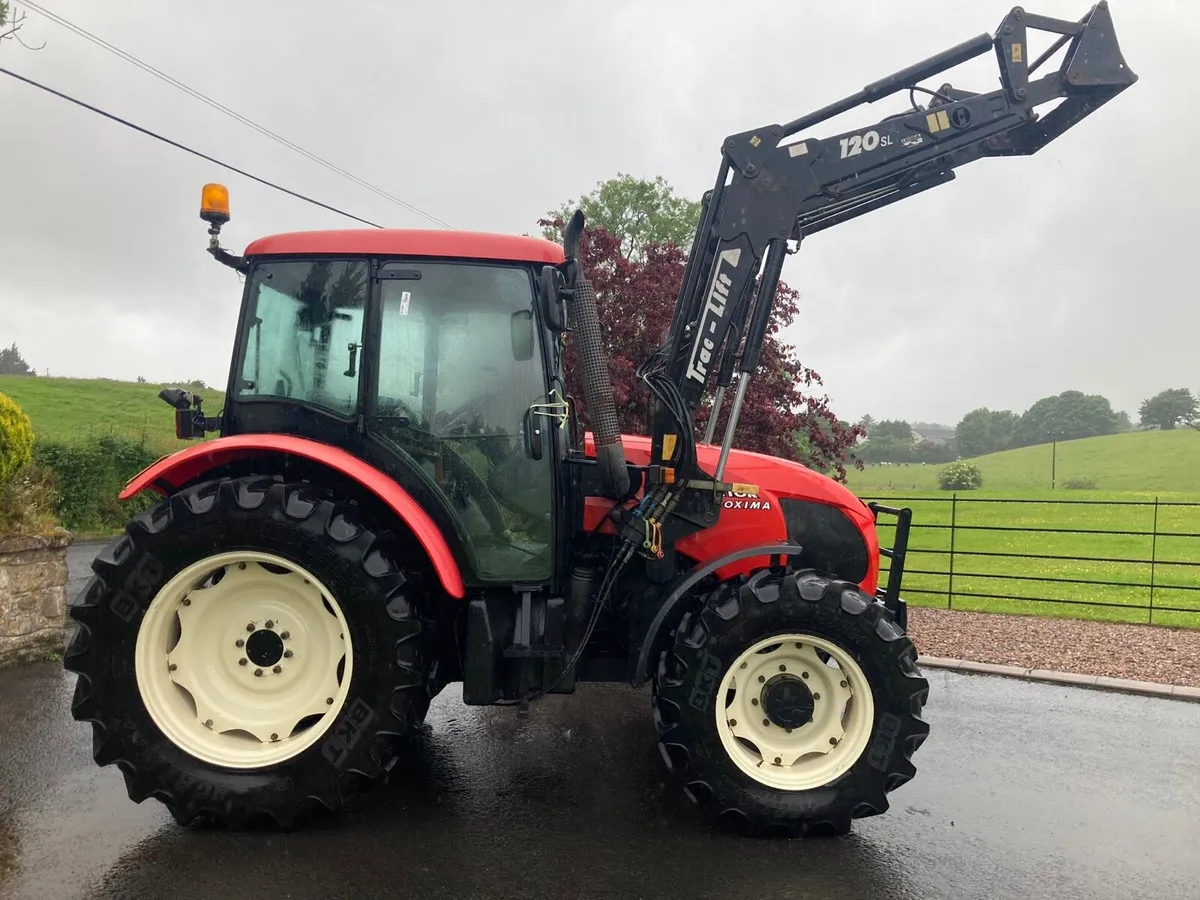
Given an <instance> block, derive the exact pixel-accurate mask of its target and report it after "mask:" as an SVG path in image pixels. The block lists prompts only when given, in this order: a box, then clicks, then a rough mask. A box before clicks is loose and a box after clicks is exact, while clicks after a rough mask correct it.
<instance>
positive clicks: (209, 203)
mask: <svg viewBox="0 0 1200 900" xmlns="http://www.w3.org/2000/svg"><path fill="white" fill-rule="evenodd" d="M200 218H201V219H203V220H204V221H205V222H208V223H209V224H210V225H217V226H220V225H224V224H225V223H226V222H228V221H229V189H228V188H227V187H225V185H223V184H206V185H205V186H204V188H203V189H202V190H201V192H200Z"/></svg>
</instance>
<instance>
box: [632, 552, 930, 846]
mask: <svg viewBox="0 0 1200 900" xmlns="http://www.w3.org/2000/svg"><path fill="white" fill-rule="evenodd" d="M928 694H929V685H928V683H927V682H926V680H925V679H924V678H923V677H922V676H921V674H920V673H919V671H918V670H917V666H916V651H915V650H914V648H913V644H912V641H911V640H910V639H909V638H908V637H907V636H905V635H904V633H903V632H902V631H901V629H900V628H899V627H898V626H897V625H896V624H895V622H894V620H893V618H892V616H891V614H890V613H889V612H888V611H887V609H886V608H884V607H883V606H882V605H881V604H879V603H876V602H875V600H874V598H872V597H871V596H869V595H868V594H866V593H864V592H863V591H862V590H861V589H860V588H859V587H858V586H857V585H854V584H852V583H850V582H847V581H840V580H836V579H834V578H831V577H827V576H824V575H821V574H818V573H816V572H813V571H802V572H798V573H797V572H789V573H786V574H785V573H781V572H778V571H768V570H763V571H759V572H756V573H755V574H753V575H751V576H750V577H749V578H746V579H741V580H738V581H733V582H726V583H724V584H721V585H719V586H718V587H717V588H716V589H715V590H714V591H713V592H712V593H711V594H709V595H708V596H707V597H706V598H705V600H704V602H703V604H702V605H701V606H700V607H699V608H698V609H697V610H695V611H691V612H688V613H687V614H686V615H685V616H684V618H683V619H682V621H681V622H680V624H679V627H678V628H677V629H676V632H675V635H674V639H673V641H672V642H671V645H670V646H668V647H667V648H666V649H665V650H664V652H663V653H662V656H661V658H660V660H659V664H658V672H657V676H656V678H655V685H654V698H653V703H654V722H655V726H656V728H657V730H658V735H659V749H660V751H661V753H662V756H663V759H664V760H665V761H666V764H667V767H668V769H669V770H670V771H671V773H672V776H673V778H674V779H675V780H676V781H677V782H678V783H679V784H680V785H681V786H682V787H683V790H684V793H685V794H686V795H687V796H688V797H689V798H690V799H691V800H692V801H693V802H695V803H696V804H697V805H698V806H699V807H700V808H701V809H702V810H703V811H704V813H705V814H706V815H707V816H709V817H710V818H712V819H716V820H718V821H727V822H729V823H731V824H733V825H734V826H735V827H737V828H739V829H740V830H741V831H743V832H744V833H746V834H751V835H763V834H773V833H779V834H783V835H786V836H791V837H796V836H807V835H815V834H822V833H825V834H830V833H831V834H845V833H846V832H848V831H849V830H850V827H851V820H852V819H855V818H862V817H866V816H871V815H877V814H879V813H882V812H885V811H886V810H887V808H888V799H887V796H886V795H887V794H888V792H890V791H892V790H895V789H896V788H898V787H899V786H900V785H902V784H904V783H905V782H907V781H908V780H909V779H910V778H912V777H913V775H914V774H916V770H915V769H914V767H913V764H912V761H911V759H912V755H913V753H914V752H915V751H916V750H917V748H918V747H920V746H921V743H922V742H923V741H924V740H925V737H926V736H927V735H928V733H929V726H928V724H927V723H926V722H925V721H924V720H922V718H921V712H922V708H923V707H924V704H925V700H926V697H927V696H928Z"/></svg>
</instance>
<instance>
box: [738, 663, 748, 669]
mask: <svg viewBox="0 0 1200 900" xmlns="http://www.w3.org/2000/svg"><path fill="white" fill-rule="evenodd" d="M738 668H739V669H744V668H746V664H745V663H742V664H741V665H740V666H738Z"/></svg>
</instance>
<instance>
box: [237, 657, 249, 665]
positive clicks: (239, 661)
mask: <svg viewBox="0 0 1200 900" xmlns="http://www.w3.org/2000/svg"><path fill="white" fill-rule="evenodd" d="M249 661H250V660H248V659H246V658H245V657H244V656H243V657H242V658H241V659H239V660H238V665H239V666H244V665H246V663H248V662H249Z"/></svg>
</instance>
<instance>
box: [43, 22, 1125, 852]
mask: <svg viewBox="0 0 1200 900" xmlns="http://www.w3.org/2000/svg"><path fill="white" fill-rule="evenodd" d="M1035 30H1040V31H1046V32H1050V33H1053V34H1057V35H1059V39H1058V40H1057V42H1056V43H1055V44H1054V45H1053V46H1052V47H1051V48H1050V50H1048V51H1047V52H1046V53H1045V54H1042V55H1041V56H1039V57H1038V58H1037V59H1034V60H1032V61H1031V60H1030V58H1029V57H1030V53H1029V46H1028V42H1027V41H1028V38H1029V36H1030V34H1031V33H1032V32H1033V31H1035ZM1058 51H1062V60H1061V62H1060V63H1059V64H1058V66H1057V68H1055V69H1054V70H1053V71H1049V72H1047V73H1046V74H1043V75H1041V76H1040V77H1036V78H1035V77H1034V76H1035V73H1037V71H1038V70H1039V69H1040V68H1042V66H1043V65H1044V64H1045V63H1046V62H1047V61H1048V60H1049V59H1050V58H1051V57H1052V56H1053V55H1054V54H1055V53H1057V52H1058ZM986 53H993V54H994V55H995V58H996V60H997V62H998V64H999V70H1000V86H999V88H997V89H995V90H993V91H990V92H987V93H975V92H971V91H966V90H962V89H958V88H954V87H952V86H951V85H949V84H944V85H942V86H940V87H938V88H937V89H929V88H925V87H922V86H921V85H920V84H919V82H921V81H924V80H926V79H929V78H932V77H933V76H935V75H937V74H939V73H941V72H943V71H944V70H946V69H948V68H950V67H952V66H954V65H957V64H959V63H961V62H964V61H966V60H969V59H971V58H974V57H976V56H980V55H982V54H986ZM1136 80H1137V76H1136V75H1134V73H1133V72H1132V71H1130V70H1129V68H1128V67H1127V66H1126V64H1125V62H1124V59H1123V58H1122V56H1121V52H1120V49H1119V47H1118V44H1117V40H1116V37H1115V35H1114V33H1113V28H1112V20H1111V17H1110V15H1109V12H1108V7H1107V4H1106V3H1104V2H1101V3H1098V4H1097V5H1096V6H1094V7H1092V9H1090V10H1089V11H1088V13H1087V14H1086V15H1085V16H1084V17H1083V18H1082V19H1080V20H1079V21H1077V22H1070V21H1063V20H1057V19H1051V18H1047V17H1044V16H1038V15H1033V14H1029V13H1026V12H1025V11H1024V10H1022V9H1020V8H1019V7H1018V8H1015V9H1013V10H1012V11H1011V12H1010V13H1009V14H1008V15H1007V16H1006V17H1005V18H1004V20H1003V22H1002V23H1001V26H1000V28H999V29H998V30H997V33H996V35H994V36H993V35H989V34H982V35H980V36H979V37H977V38H974V39H972V40H969V41H966V42H964V43H962V44H959V45H958V46H956V47H953V48H951V49H950V50H947V51H946V52H944V53H941V54H938V55H937V56H934V57H932V58H930V59H928V60H925V61H923V62H920V63H917V64H915V65H913V66H910V67H909V68H907V69H905V70H903V71H901V72H897V73H896V74H894V75H891V76H888V77H887V78H884V79H881V80H879V81H876V82H873V83H871V84H869V85H867V86H866V87H865V88H864V89H863V90H862V91H860V92H858V93H857V94H855V95H853V96H851V97H848V98H846V99H844V100H842V101H839V102H837V103H833V104H831V105H829V106H827V107H825V108H823V109H821V110H818V111H816V112H814V113H811V114H809V115H806V116H802V117H801V118H799V119H796V120H794V121H792V122H789V123H786V124H771V125H766V126H764V127H761V128H755V129H751V130H748V131H744V132H741V133H739V134H735V135H732V136H730V137H729V138H727V139H726V140H725V141H724V143H723V144H722V147H721V162H720V166H719V170H718V174H717V178H716V181H715V184H714V186H713V189H712V190H711V191H709V192H708V193H707V194H706V195H705V196H704V202H703V212H702V215H701V220H700V222H699V223H698V227H697V230H696V234H695V238H694V240H693V242H692V246H691V248H690V253H689V255H688V259H687V265H686V269H685V271H684V273H683V287H682V290H681V292H680V294H679V297H678V300H677V303H676V307H675V311H674V315H673V318H672V320H671V324H670V327H669V330H668V332H667V333H666V334H665V335H664V342H663V344H662V346H661V347H660V348H659V349H658V350H657V351H656V352H655V353H654V354H652V355H651V357H650V358H649V359H647V360H645V361H644V362H643V364H642V365H641V366H640V368H639V370H638V375H639V378H640V380H641V382H642V383H643V384H644V385H645V386H646V388H647V390H648V391H649V395H650V397H651V398H652V399H653V417H652V426H653V427H652V429H651V433H650V434H648V435H645V436H637V435H628V434H622V433H621V429H620V424H619V418H618V415H617V411H616V409H615V407H614V401H613V394H612V388H611V384H610V381H609V371H608V363H607V360H606V356H605V352H604V339H603V329H602V326H601V323H600V317H599V313H598V298H597V297H596V292H595V290H594V288H593V286H592V284H591V283H590V282H589V280H588V277H587V273H586V272H585V271H584V269H583V266H582V264H581V261H580V240H581V239H582V236H583V233H584V227H585V222H584V219H583V216H582V214H581V213H576V214H575V216H574V217H573V218H572V219H571V221H570V222H569V223H567V225H566V228H565V231H564V236H563V243H562V245H561V246H559V245H557V244H554V243H552V242H550V241H546V240H541V239H537V238H529V237H516V236H506V235H494V234H480V233H469V232H457V231H454V232H451V231H418V230H391V229H378V230H345V231H307V232H295V233H289V234H280V235H273V236H269V237H264V238H260V239H258V240H255V241H253V242H251V244H250V245H249V246H248V247H247V248H246V250H245V252H244V253H243V254H241V255H236V254H233V253H230V252H229V251H227V250H225V249H224V248H222V247H221V245H220V241H219V236H220V232H221V228H222V227H223V226H224V225H225V224H226V223H227V222H228V221H229V218H230V215H229V198H228V192H227V191H225V189H224V188H223V187H222V186H220V185H207V186H206V187H205V189H204V192H203V195H202V206H201V216H202V218H203V219H205V221H207V222H208V223H209V226H210V227H209V234H210V241H209V252H210V253H211V254H212V256H213V257H214V258H215V259H217V260H218V261H219V262H221V263H222V264H223V265H226V266H229V267H230V268H233V269H235V270H236V271H237V272H238V273H239V274H240V275H241V276H242V278H243V280H244V294H243V299H242V307H241V312H240V314H239V319H238V325H237V340H236V342H235V347H234V352H233V358H232V362H231V367H230V375H229V381H228V383H227V385H226V389H225V394H224V397H223V398H222V403H221V406H220V408H219V409H218V410H217V412H216V414H215V415H210V412H211V408H210V409H205V408H204V407H203V406H202V404H201V401H200V398H199V397H197V396H194V395H192V394H190V393H187V392H182V391H164V392H163V399H164V400H165V401H167V402H168V403H169V404H170V405H171V406H172V407H174V409H175V418H176V433H177V435H178V436H179V437H180V438H181V439H184V440H189V441H195V443H193V444H192V445H191V446H189V447H188V448H186V449H184V450H181V451H179V452H178V453H176V454H173V455H172V456H170V457H167V458H165V459H163V460H160V461H158V462H157V463H155V464H154V465H152V466H151V467H149V468H148V469H147V470H146V471H144V472H142V473H141V474H139V475H138V476H137V477H136V478H134V479H133V480H132V481H131V482H130V484H129V485H128V486H127V487H126V488H125V490H124V491H123V493H122V495H121V496H122V498H123V499H129V498H131V497H134V496H135V495H138V494H140V493H141V492H142V491H152V492H155V493H157V494H158V495H160V499H159V500H158V501H157V502H156V503H155V505H153V506H152V507H151V508H149V509H148V510H147V511H145V512H143V513H141V514H139V515H137V516H136V517H134V518H133V520H132V521H131V522H130V523H129V524H128V526H127V528H126V530H125V533H124V534H123V535H122V536H121V537H119V538H117V539H116V540H114V541H113V542H112V543H111V544H110V545H109V546H108V547H106V548H105V549H104V550H103V551H102V552H101V553H100V554H99V555H98V556H97V558H96V559H95V561H94V563H93V571H94V575H93V577H92V579H91V580H90V582H89V583H88V585H87V586H86V588H85V589H84V590H83V591H81V592H80V594H79V595H78V597H76V598H75V599H74V600H73V602H72V604H71V609H70V616H71V619H72V621H73V623H74V625H75V633H74V636H73V638H72V640H71V642H70V646H69V649H68V651H67V653H66V657H65V663H64V664H65V665H66V667H67V668H68V669H69V670H71V671H73V672H76V673H78V675H79V678H78V683H77V687H76V693H75V701H74V704H73V707H72V709H73V712H74V715H75V716H76V717H77V718H78V719H80V720H83V721H87V722H90V723H91V724H92V726H93V727H92V734H93V749H94V756H95V759H96V762H97V763H99V764H100V765H108V764H115V765H117V766H118V767H119V768H120V770H121V771H122V773H123V775H124V777H125V780H126V786H127V789H128V792H129V795H130V796H131V797H132V798H133V799H134V800H136V801H139V802H140V801H141V800H143V799H145V798H148V797H154V798H155V799H157V800H159V801H161V802H163V803H164V804H165V805H166V806H167V807H168V808H169V809H170V810H171V812H172V814H173V815H174V816H175V817H176V819H177V820H178V821H179V822H181V823H192V822H195V821H200V820H210V821H216V822H219V823H224V824H225V825H227V826H230V827H235V828H236V827H242V826H246V825H250V824H252V823H255V822H258V821H260V820H261V821H266V822H270V823H274V824H276V825H280V826H283V827H291V826H293V825H295V824H297V823H298V822H300V821H302V820H303V819H304V818H305V817H306V816H307V815H308V814H309V813H311V812H313V811H316V810H321V809H325V810H337V809H339V808H341V807H342V806H343V805H344V803H345V802H346V801H347V799H348V798H349V797H351V796H352V795H353V794H354V793H355V792H356V791H357V790H359V789H361V788H363V787H364V786H369V785H370V784H372V783H374V782H377V781H380V780H382V779H383V778H385V777H386V776H387V775H388V774H389V772H392V770H393V768H394V766H395V765H396V761H397V759H398V758H399V756H398V748H399V746H400V744H401V742H402V741H403V740H404V739H405V738H407V737H408V736H410V735H411V734H412V733H413V732H414V730H415V729H417V728H418V727H419V726H420V725H421V723H422V722H423V720H424V719H425V717H426V714H427V712H428V710H429V706H430V703H431V701H432V700H433V698H434V697H436V696H437V695H438V694H439V693H440V692H441V691H442V690H443V689H444V688H445V687H446V686H447V685H450V684H461V692H462V693H461V697H462V702H463V703H465V704H468V705H514V706H521V707H525V706H528V705H529V704H531V703H535V702H537V701H539V700H541V699H542V698H545V697H546V696H547V695H550V694H560V695H561V694H571V693H574V691H575V689H576V687H577V685H579V684H580V683H582V682H589V681H591V682H597V681H607V682H625V683H628V684H631V685H633V686H634V687H642V686H644V685H646V684H649V685H650V693H651V705H652V714H653V720H654V724H655V727H656V729H657V733H658V740H659V746H660V749H661V752H662V757H663V760H664V762H665V763H666V765H667V767H668V769H669V770H670V772H671V774H672V777H673V778H674V779H675V781H676V783H677V784H678V785H679V786H680V787H681V788H682V790H683V791H684V792H685V793H686V794H687V795H688V796H689V797H690V798H691V799H692V800H694V801H695V802H696V803H697V804H698V805H699V806H700V807H701V808H702V809H703V810H704V811H705V813H706V814H708V815H710V816H711V817H713V818H714V819H720V820H728V821H730V822H732V823H734V824H736V825H737V826H739V827H740V828H741V829H742V830H743V831H745V832H747V833H750V834H766V833H776V832H778V833H783V834H788V835H809V834H817V833H824V832H832V833H844V832H846V831H847V830H849V829H850V827H851V823H852V820H854V819H855V818H860V817H864V816H870V815H875V814H879V813H883V812H885V811H886V810H887V809H888V806H889V800H888V794H889V793H890V792H892V791H894V790H896V789H897V788H899V787H900V786H901V785H903V784H905V783H906V782H907V781H909V780H910V779H911V778H912V777H913V775H914V774H915V769H914V766H913V763H912V757H913V755H914V753H915V752H916V750H917V749H918V748H919V747H920V745H921V744H922V742H923V741H924V740H925V738H926V736H927V734H928V732H929V727H928V725H927V723H926V722H925V721H924V720H923V718H922V713H923V708H924V705H925V703H926V699H927V696H928V691H929V688H928V684H927V682H926V680H925V679H924V678H923V677H922V675H921V673H920V671H919V669H918V666H917V653H916V649H915V647H914V645H913V642H912V640H911V638H910V637H909V636H908V634H907V614H906V606H905V602H904V599H903V598H902V596H901V583H902V577H903V568H904V555H905V546H906V543H907V537H908V528H909V523H910V519H911V513H910V511H909V510H907V509H892V508H887V507H882V506H879V505H877V504H866V503H863V502H862V501H861V500H859V499H858V498H857V497H855V496H854V495H853V494H852V493H851V492H850V491H849V490H847V489H846V487H845V486H844V485H842V484H840V483H838V482H837V481H835V480H833V479H831V478H829V477H826V476H824V475H822V474H819V473H817V472H814V471H812V470H811V469H808V468H806V467H805V466H803V465H800V464H799V463H796V462H792V461H788V460H783V459H776V458H772V457H768V456H764V455H761V454H756V453H750V452H747V451H744V450H739V449H738V448H736V447H735V445H734V444H735V435H736V430H737V423H738V418H739V414H740V410H741V408H742V403H743V400H744V398H745V395H746V390H747V386H748V385H749V383H750V379H751V377H752V376H753V374H754V372H755V371H756V369H757V367H758V364H759V353H760V351H761V348H762V344H763V339H764V335H765V333H766V329H767V324H768V321H769V318H770V312H771V303H772V300H773V298H774V296H775V292H776V288H777V285H778V282H779V277H780V272H781V269H782V266H783V262H784V260H785V258H786V256H787V255H788V254H789V253H792V252H795V251H796V250H797V249H798V248H799V246H800V244H801V243H803V242H804V241H805V240H806V239H807V238H809V237H811V236H812V235H814V234H816V233H818V232H820V231H822V230H824V229H826V228H829V227H831V226H834V225H839V224H842V223H845V222H847V221H849V220H851V219H853V218H856V217H858V216H860V215H863V214H865V213H868V212H871V211H873V210H876V209H879V208H881V207H884V206H886V205H888V204H891V203H894V202H896V201H898V200H901V199H904V198H905V197H909V196H912V195H913V194H916V193H920V192H922V191H925V190H927V189H928V188H931V187H936V186H938V185H942V184H945V183H947V182H949V181H951V180H953V178H954V177H955V170H956V169H958V168H959V167H960V166H962V165H964V164H966V163H970V162H974V161H975V160H977V159H980V158H981V157H989V156H1009V155H1030V154H1033V153H1036V152H1037V151H1038V150H1039V149H1041V148H1042V147H1044V146H1045V145H1046V144H1047V143H1048V142H1050V141H1051V140H1053V139H1054V138H1055V137H1057V136H1058V135H1059V134H1061V133H1062V132H1063V131H1065V130H1066V129H1067V128H1070V127H1071V126H1073V125H1074V124H1076V123H1078V122H1079V121H1080V120H1082V119H1083V118H1084V117H1086V116H1088V115H1090V114H1091V113H1092V112H1094V111H1095V110H1096V109H1098V108H1099V107H1100V106H1102V105H1103V104H1105V103H1107V102H1108V101H1109V100H1111V99H1112V98H1113V97H1115V96H1116V95H1117V94H1118V93H1120V92H1121V91H1123V90H1124V89H1125V88H1127V87H1129V86H1130V85H1132V84H1133V83H1134V82H1135V81H1136ZM900 92H907V93H908V97H909V101H910V108H908V109H901V110H899V111H897V112H895V113H893V114H890V115H888V116H887V117H885V118H884V119H882V120H881V121H878V122H876V123H875V124H874V125H871V126H869V127H864V128H858V129H855V130H852V131H848V132H845V133H843V134H837V135H833V136H830V137H817V136H813V135H812V133H811V132H812V129H813V128H814V126H817V125H819V124H820V123H821V122H823V121H825V120H826V119H828V118H830V117H832V116H835V115H838V114H841V113H844V112H847V111H850V110H853V109H855V108H857V107H858V106H860V105H863V104H869V103H875V102H878V101H880V100H883V99H885V98H888V97H891V96H893V95H895V94H897V93H900ZM918 92H919V93H922V94H923V95H925V96H928V98H929V102H928V103H927V104H926V105H924V106H922V105H920V104H918V103H917V102H916V94H917V93H918ZM1052 102H1057V105H1056V106H1055V107H1054V108H1053V109H1051V110H1049V111H1045V112H1043V111H1042V110H1041V109H1040V108H1043V107H1045V106H1046V105H1047V104H1050V103H1052ZM572 339H573V340H574V341H575V342H576V345H577V348H578V351H579V359H580V365H581V369H582V371H581V375H582V382H583V385H584V394H585V397H584V398H583V399H584V401H585V403H586V414H587V420H588V423H589V428H588V429H586V430H585V429H584V428H583V427H582V422H581V419H580V416H579V412H578V407H577V404H576V403H575V398H572V397H569V396H567V390H566V386H565V384H566V382H565V376H564V371H563V351H564V343H565V341H566V340H572ZM730 391H732V402H731V403H730V404H729V412H728V415H727V416H726V419H725V423H724V429H723V434H722V437H721V439H720V441H719V443H717V442H715V438H716V434H717V429H718V426H719V425H720V423H719V421H718V416H719V413H720V411H721V410H722V408H723V406H724V398H725V397H726V394H727V393H728V392H730ZM704 403H711V408H712V411H713V412H712V415H711V416H710V418H709V420H708V423H707V427H706V429H705V433H704V434H703V435H698V434H697V429H696V427H695V422H694V414H695V412H696V410H697V409H698V408H699V407H700V406H701V405H702V404H704ZM210 407H211V405H210ZM210 435H212V436H211V437H210ZM880 516H895V517H896V520H897V526H896V541H895V544H894V546H892V547H890V548H888V547H881V546H880V541H879V536H878V530H877V522H878V519H879V517H880ZM883 558H890V565H889V567H888V572H887V578H886V580H885V579H883V578H882V575H881V559H883Z"/></svg>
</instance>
